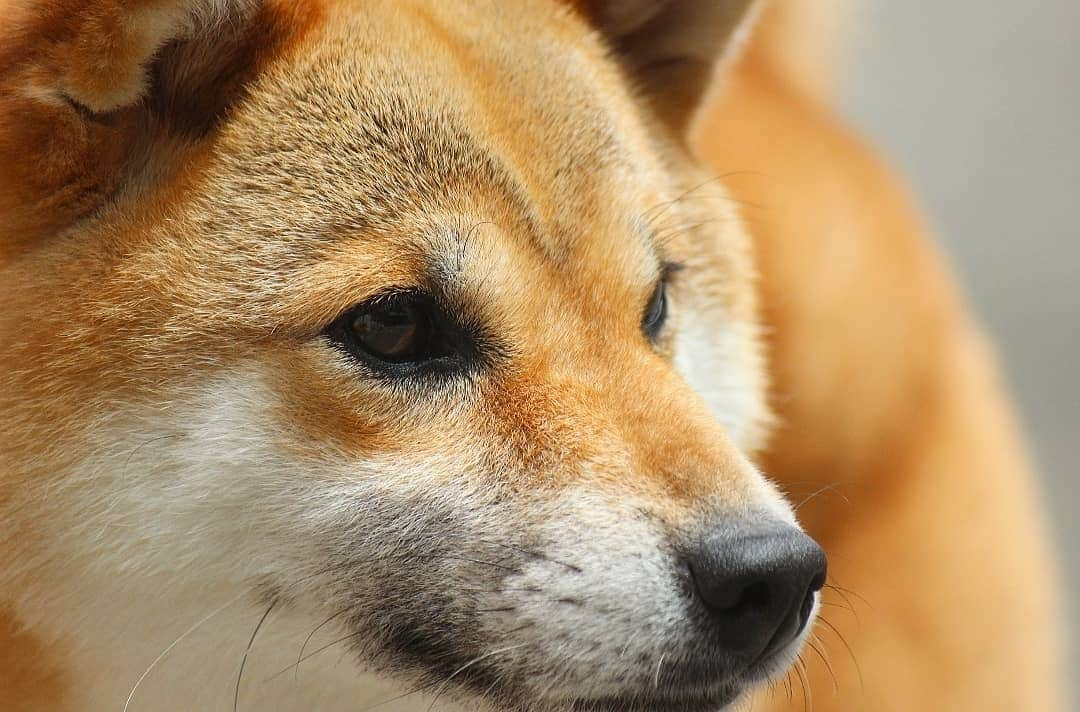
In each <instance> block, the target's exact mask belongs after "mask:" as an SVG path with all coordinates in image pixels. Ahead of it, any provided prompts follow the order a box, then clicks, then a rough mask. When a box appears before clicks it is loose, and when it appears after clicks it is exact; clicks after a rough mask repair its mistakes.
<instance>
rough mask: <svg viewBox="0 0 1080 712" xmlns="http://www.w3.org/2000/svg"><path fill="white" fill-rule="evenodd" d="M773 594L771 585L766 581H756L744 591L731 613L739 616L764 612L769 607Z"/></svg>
mask: <svg viewBox="0 0 1080 712" xmlns="http://www.w3.org/2000/svg"><path fill="white" fill-rule="evenodd" d="M771 599H772V594H771V592H770V591H769V584H767V583H765V582H764V581H756V582H754V583H752V584H750V585H749V586H747V587H746V588H744V589H743V590H742V593H741V594H740V595H739V599H738V600H737V601H736V602H735V605H734V606H732V607H731V609H730V611H731V612H732V613H734V614H739V613H741V612H745V611H755V610H764V609H766V608H768V607H769V604H770V601H771Z"/></svg>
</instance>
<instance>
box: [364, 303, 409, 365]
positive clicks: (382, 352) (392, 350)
mask: <svg viewBox="0 0 1080 712" xmlns="http://www.w3.org/2000/svg"><path fill="white" fill-rule="evenodd" d="M353 329H354V331H355V333H356V336H357V337H358V338H359V339H360V341H361V343H363V344H364V346H366V347H367V348H368V349H369V350H370V351H371V352H373V353H374V354H376V355H379V356H394V357H399V358H400V357H403V356H408V355H410V354H411V352H412V351H413V350H414V346H415V342H416V334H417V323H416V317H415V315H414V314H413V311H412V309H409V308H408V307H407V306H405V305H388V306H387V308H385V309H383V310H379V311H376V312H368V313H366V314H362V315H360V317H359V318H358V319H357V320H356V322H354V324H353Z"/></svg>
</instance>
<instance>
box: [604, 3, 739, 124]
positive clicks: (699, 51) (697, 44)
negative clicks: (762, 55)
mask: <svg viewBox="0 0 1080 712" xmlns="http://www.w3.org/2000/svg"><path fill="white" fill-rule="evenodd" d="M759 4H760V3H759V2H758V0H585V2H584V6H585V10H586V12H587V14H588V15H589V16H590V18H591V19H592V21H593V22H594V23H595V24H596V26H597V27H598V28H599V29H600V30H601V31H602V32H603V33H604V35H605V36H606V37H607V38H608V41H609V42H610V44H611V46H612V47H613V48H614V49H615V51H616V52H617V54H618V56H619V58H620V60H621V62H622V64H623V66H624V68H625V69H626V71H627V73H628V74H629V75H630V76H631V77H632V78H633V79H634V81H635V82H637V84H638V85H639V86H640V87H641V88H642V89H643V91H644V93H645V94H646V96H647V97H648V98H649V99H650V100H651V102H652V104H653V106H654V107H655V110H656V112H657V113H658V114H659V115H660V117H661V118H662V119H663V120H664V121H665V122H666V123H668V124H669V125H670V126H671V127H672V128H673V129H674V130H676V131H677V132H680V133H683V132H685V131H686V130H687V128H688V126H689V124H690V122H691V120H692V119H693V116H694V113H695V109H696V108H697V106H698V104H699V103H700V102H701V100H702V96H703V95H704V94H705V92H706V90H707V89H708V88H709V86H710V84H711V82H712V79H713V74H714V71H715V69H716V65H717V63H718V62H719V61H721V60H722V59H724V58H725V57H727V56H729V55H730V54H731V53H732V52H734V51H735V49H737V47H738V45H739V44H740V42H739V40H740V39H741V38H740V35H741V34H742V33H743V31H744V30H745V29H747V28H748V27H749V25H750V24H751V22H752V20H753V18H754V17H755V15H756V14H757V9H758V5H759Z"/></svg>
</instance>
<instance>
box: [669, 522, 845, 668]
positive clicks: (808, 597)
mask: <svg viewBox="0 0 1080 712" xmlns="http://www.w3.org/2000/svg"><path fill="white" fill-rule="evenodd" d="M689 564H690V571H691V574H692V576H693V579H694V585H695V587H696V589H697V595H698V596H699V597H700V598H701V601H702V602H703V603H704V604H705V608H706V609H708V611H709V613H710V615H711V617H712V619H713V620H714V621H715V622H716V624H717V625H716V628H717V630H718V631H719V635H720V643H721V645H723V647H724V648H725V649H726V650H727V651H728V652H729V653H731V654H732V655H736V656H738V657H740V658H742V659H745V660H748V661H753V660H760V659H764V658H766V657H767V656H769V655H770V654H772V653H774V652H776V651H777V650H780V649H781V648H783V647H784V646H785V645H787V644H788V643H790V642H791V641H792V640H794V639H795V637H796V636H798V634H799V633H800V632H802V629H803V628H804V627H805V626H806V622H807V620H808V619H809V617H810V612H811V610H812V609H813V606H814V594H815V593H816V592H817V591H819V590H821V587H822V586H823V585H824V584H825V569H826V562H825V552H824V551H822V550H821V547H820V546H818V545H817V543H816V542H815V541H814V540H813V539H811V538H810V537H808V536H807V535H806V534H803V533H802V532H801V531H799V530H798V529H796V528H795V527H792V526H789V525H786V524H771V523H770V524H756V525H745V526H731V525H729V526H726V527H724V528H723V529H720V530H716V531H714V532H712V533H710V534H709V535H708V536H706V537H705V538H704V540H703V541H702V542H701V543H700V545H699V546H698V547H697V550H696V551H695V552H693V553H691V555H690V557H689Z"/></svg>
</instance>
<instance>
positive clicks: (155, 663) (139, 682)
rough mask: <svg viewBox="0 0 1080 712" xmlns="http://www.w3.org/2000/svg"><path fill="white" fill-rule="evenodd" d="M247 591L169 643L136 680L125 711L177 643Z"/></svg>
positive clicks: (125, 710)
mask: <svg viewBox="0 0 1080 712" xmlns="http://www.w3.org/2000/svg"><path fill="white" fill-rule="evenodd" d="M247 593H248V592H247V591H244V592H242V593H240V594H237V595H236V596H235V597H233V598H231V599H229V600H228V601H227V602H225V603H223V604H222V605H221V606H219V607H217V608H215V609H214V610H212V611H210V613H208V614H206V616H205V617H203V618H201V619H199V621H198V622H196V623H195V625H193V626H191V627H190V628H188V629H187V630H186V631H184V632H183V633H181V634H180V636H179V637H178V638H177V639H176V640H174V641H173V642H171V643H169V645H168V647H166V648H165V649H164V650H162V651H161V653H160V654H159V655H158V656H157V657H156V658H154V661H153V662H152V663H150V665H149V667H147V668H146V670H144V671H143V674H142V675H140V676H139V679H138V680H136V681H135V686H134V687H132V688H131V692H130V693H129V694H128V696H127V700H125V701H124V712H128V708H129V707H130V706H131V700H133V699H134V698H135V692H136V691H138V689H139V686H140V685H142V683H143V681H144V680H145V679H146V678H147V677H148V676H149V675H150V673H151V672H152V671H153V669H154V668H155V667H157V666H158V664H159V663H161V661H162V660H164V659H165V657H166V656H167V655H168V654H169V653H170V652H171V651H172V649H173V648H175V647H176V646H177V645H179V644H180V643H181V642H183V641H184V639H186V638H187V637H188V636H189V635H191V634H192V633H194V632H195V631H196V630H198V628H199V627H200V626H202V625H203V624H204V623H206V622H207V621H208V620H210V619H211V618H213V617H214V616H216V615H217V614H219V613H221V612H222V611H224V610H225V609H226V608H228V607H229V606H231V605H233V604H234V603H236V602H237V601H239V600H240V599H241V598H244V597H245V596H246V595H247Z"/></svg>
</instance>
